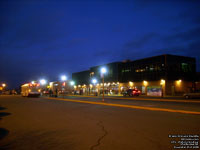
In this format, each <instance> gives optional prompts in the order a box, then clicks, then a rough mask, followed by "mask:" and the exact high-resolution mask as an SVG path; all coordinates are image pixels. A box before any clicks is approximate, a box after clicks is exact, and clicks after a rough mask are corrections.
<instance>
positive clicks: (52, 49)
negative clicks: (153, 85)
mask: <svg viewBox="0 0 200 150" xmlns="http://www.w3.org/2000/svg"><path fill="white" fill-rule="evenodd" d="M199 4H200V1H189V0H183V1H179V0H175V1H171V0H168V1H167V0H166V1H162V2H160V1H157V0H153V1H151V2H149V1H146V0H133V1H131V0H126V1H123V0H119V1H107V2H105V1H103V0H97V1H89V0H85V1H78V0H77V1H62V0H60V1H55V0H50V1H37V0H36V1H34V0H29V1H25V0H19V1H15V0H10V1H7V0H3V1H1V2H0V12H1V15H0V22H1V23H0V52H1V55H0V68H1V73H0V83H2V82H5V83H7V85H8V87H9V88H15V87H18V86H20V84H22V83H25V82H29V81H31V80H39V79H40V78H47V80H50V81H51V80H58V79H59V77H60V75H62V74H66V75H67V76H71V74H72V73H73V72H79V71H83V70H87V69H88V68H90V67H92V66H97V65H102V64H106V63H110V62H116V61H123V60H126V59H130V60H136V59H141V58H146V57H152V56H157V55H163V54H173V55H181V56H188V57H195V58H196V65H197V71H198V72H199V71H200V62H199V60H200V50H199V49H200V19H199V18H200V10H199V8H198V6H199Z"/></svg>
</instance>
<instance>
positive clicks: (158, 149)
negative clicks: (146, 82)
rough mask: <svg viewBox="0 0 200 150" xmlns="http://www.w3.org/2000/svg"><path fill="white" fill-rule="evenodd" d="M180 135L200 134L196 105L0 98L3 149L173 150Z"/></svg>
mask: <svg viewBox="0 0 200 150" xmlns="http://www.w3.org/2000/svg"><path fill="white" fill-rule="evenodd" d="M178 135H179V136H183V135H185V136H189V135H190V136H199V135H200V102H198V101H197V102H189V103H188V102H184V101H162V100H159V99H158V100H142V99H137V98H136V99H123V98H121V99H117V98H106V99H105V102H102V101H101V99H100V98H94V97H77V96H76V97H75V96H69V97H65V99H62V98H51V99H49V98H25V97H21V96H2V95H1V96H0V149H3V150H38V149H41V150H168V149H170V150H171V149H174V146H177V147H178V146H180V144H177V143H176V144H174V143H173V142H174V140H176V141H178V140H179V139H180V138H172V137H170V136H178ZM198 142H199V140H198ZM196 148H198V147H196Z"/></svg>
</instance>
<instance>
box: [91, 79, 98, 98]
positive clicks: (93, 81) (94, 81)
mask: <svg viewBox="0 0 200 150" xmlns="http://www.w3.org/2000/svg"><path fill="white" fill-rule="evenodd" d="M92 83H93V84H94V94H95V95H96V96H97V95H98V94H97V91H96V88H95V84H96V83H97V79H95V78H93V79H92Z"/></svg>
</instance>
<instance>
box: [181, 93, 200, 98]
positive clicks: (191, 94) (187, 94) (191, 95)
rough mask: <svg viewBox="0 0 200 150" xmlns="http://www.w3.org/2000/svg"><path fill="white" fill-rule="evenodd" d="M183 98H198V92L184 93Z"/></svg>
mask: <svg viewBox="0 0 200 150" xmlns="http://www.w3.org/2000/svg"><path fill="white" fill-rule="evenodd" d="M183 96H184V98H186V99H189V98H200V92H195V93H185V94H184V95H183Z"/></svg>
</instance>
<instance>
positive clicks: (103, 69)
mask: <svg viewBox="0 0 200 150" xmlns="http://www.w3.org/2000/svg"><path fill="white" fill-rule="evenodd" d="M100 71H101V76H102V81H103V97H102V101H103V102H104V74H105V73H107V69H106V68H105V67H102V68H101V69H100Z"/></svg>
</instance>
